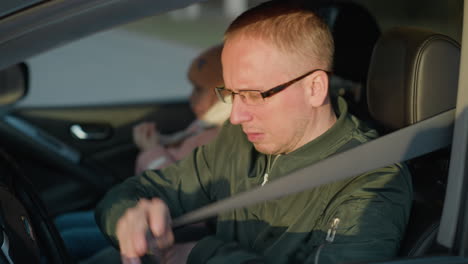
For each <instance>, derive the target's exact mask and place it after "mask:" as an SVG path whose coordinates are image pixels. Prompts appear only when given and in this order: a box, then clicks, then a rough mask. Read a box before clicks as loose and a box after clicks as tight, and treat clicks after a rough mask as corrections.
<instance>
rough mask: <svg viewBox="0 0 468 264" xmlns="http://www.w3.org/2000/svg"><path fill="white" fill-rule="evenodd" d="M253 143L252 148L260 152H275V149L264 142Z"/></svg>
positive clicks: (267, 153) (268, 153)
mask: <svg viewBox="0 0 468 264" xmlns="http://www.w3.org/2000/svg"><path fill="white" fill-rule="evenodd" d="M253 145H254V148H255V149H256V150H257V151H258V152H260V153H263V154H266V155H271V154H274V153H275V151H274V150H273V149H272V147H271V146H270V147H268V146H266V145H265V144H261V143H253Z"/></svg>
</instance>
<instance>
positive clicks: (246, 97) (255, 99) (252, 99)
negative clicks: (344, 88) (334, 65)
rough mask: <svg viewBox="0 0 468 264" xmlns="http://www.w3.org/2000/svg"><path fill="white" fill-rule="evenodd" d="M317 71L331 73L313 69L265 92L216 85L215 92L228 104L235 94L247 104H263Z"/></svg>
mask: <svg viewBox="0 0 468 264" xmlns="http://www.w3.org/2000/svg"><path fill="white" fill-rule="evenodd" d="M316 71H324V72H326V73H327V74H329V72H328V71H325V70H322V69H315V70H312V71H309V72H307V73H305V74H303V75H301V76H299V77H297V78H295V79H293V80H291V81H289V82H286V83H283V84H280V85H278V86H276V87H273V88H271V89H269V90H266V91H264V92H262V91H259V90H240V91H239V92H234V91H233V90H230V89H226V88H225V87H216V89H215V92H216V95H217V96H218V98H219V100H221V101H222V102H224V103H227V104H232V102H233V101H234V95H236V94H237V95H239V97H240V98H241V100H242V102H244V103H245V104H247V105H260V104H263V103H264V102H265V98H268V97H270V96H273V95H275V94H277V93H279V92H281V91H283V90H284V89H286V88H288V87H289V86H291V85H292V84H294V83H295V82H298V81H300V80H302V79H304V78H305V77H307V76H308V75H310V74H312V73H314V72H316Z"/></svg>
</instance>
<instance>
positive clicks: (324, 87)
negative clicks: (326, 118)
mask: <svg viewBox="0 0 468 264" xmlns="http://www.w3.org/2000/svg"><path fill="white" fill-rule="evenodd" d="M305 85H306V87H307V89H310V90H309V91H308V93H307V94H308V95H310V97H309V100H310V103H311V105H312V106H314V107H319V106H322V105H324V104H325V101H326V99H327V97H328V74H327V73H326V72H325V71H316V72H314V73H312V74H311V75H309V76H307V77H306V79H305Z"/></svg>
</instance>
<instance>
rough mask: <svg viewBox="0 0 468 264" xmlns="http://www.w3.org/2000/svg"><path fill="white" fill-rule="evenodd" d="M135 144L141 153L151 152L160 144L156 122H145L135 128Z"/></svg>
mask: <svg viewBox="0 0 468 264" xmlns="http://www.w3.org/2000/svg"><path fill="white" fill-rule="evenodd" d="M133 142H135V145H137V147H138V148H139V149H140V151H146V150H149V149H151V148H153V147H155V146H156V145H158V144H159V132H158V131H157V130H156V124H155V123H154V122H143V123H140V124H138V125H136V126H134V127H133Z"/></svg>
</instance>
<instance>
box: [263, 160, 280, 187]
mask: <svg viewBox="0 0 468 264" xmlns="http://www.w3.org/2000/svg"><path fill="white" fill-rule="evenodd" d="M279 156H281V154H279V155H278V156H276V157H275V158H274V159H273V162H270V161H271V155H268V158H267V159H268V161H267V168H266V172H265V174H264V175H263V182H262V186H263V185H265V184H266V183H267V182H268V176H270V173H271V170H272V169H273V166H275V162H276V160H278V158H279ZM270 163H271V166H270Z"/></svg>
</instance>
